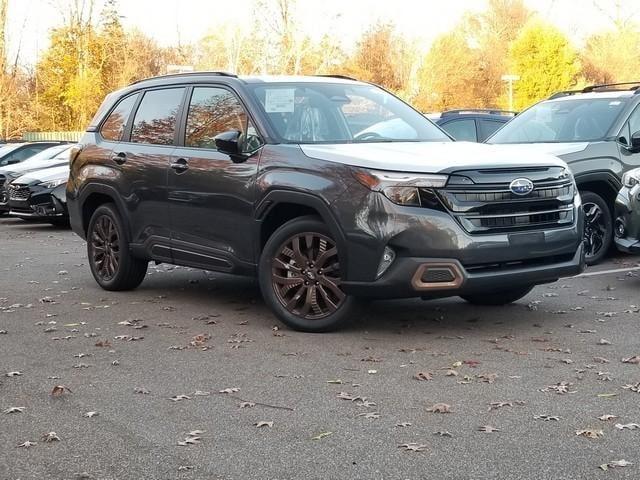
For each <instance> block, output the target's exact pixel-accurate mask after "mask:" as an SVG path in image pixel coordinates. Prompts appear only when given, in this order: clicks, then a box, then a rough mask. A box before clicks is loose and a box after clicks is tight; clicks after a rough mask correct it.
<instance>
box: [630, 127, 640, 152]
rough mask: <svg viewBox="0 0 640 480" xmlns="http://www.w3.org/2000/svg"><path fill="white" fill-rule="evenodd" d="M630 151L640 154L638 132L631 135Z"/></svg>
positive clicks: (639, 132) (639, 136)
mask: <svg viewBox="0 0 640 480" xmlns="http://www.w3.org/2000/svg"><path fill="white" fill-rule="evenodd" d="M631 151H632V152H640V131H637V132H635V133H634V134H632V135H631Z"/></svg>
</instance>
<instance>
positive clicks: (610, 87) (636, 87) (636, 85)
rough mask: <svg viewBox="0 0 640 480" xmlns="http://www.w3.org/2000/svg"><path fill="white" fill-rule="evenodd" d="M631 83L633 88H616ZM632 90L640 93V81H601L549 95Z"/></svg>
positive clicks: (551, 98)
mask: <svg viewBox="0 0 640 480" xmlns="http://www.w3.org/2000/svg"><path fill="white" fill-rule="evenodd" d="M629 85H631V88H616V87H628V86H629ZM629 90H630V91H632V92H633V93H634V95H638V94H640V81H638V82H619V83H601V84H597V85H589V86H588V87H584V88H583V89H582V90H566V91H564V92H556V93H554V94H553V95H551V96H550V97H549V100H553V99H554V98H561V97H566V96H569V95H576V94H578V93H593V92H598V91H602V92H623V91H629Z"/></svg>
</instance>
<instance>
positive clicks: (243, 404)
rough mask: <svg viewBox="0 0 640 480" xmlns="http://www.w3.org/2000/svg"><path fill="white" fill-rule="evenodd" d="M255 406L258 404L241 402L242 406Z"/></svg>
mask: <svg viewBox="0 0 640 480" xmlns="http://www.w3.org/2000/svg"><path fill="white" fill-rule="evenodd" d="M255 406H256V404H255V403H253V402H240V408H251V407H255Z"/></svg>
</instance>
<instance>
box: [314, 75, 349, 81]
mask: <svg viewBox="0 0 640 480" xmlns="http://www.w3.org/2000/svg"><path fill="white" fill-rule="evenodd" d="M314 77H324V78H340V79H342V80H353V81H354V82H359V81H360V80H358V79H357V78H353V77H350V76H348V75H314Z"/></svg>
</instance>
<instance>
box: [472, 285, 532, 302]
mask: <svg viewBox="0 0 640 480" xmlns="http://www.w3.org/2000/svg"><path fill="white" fill-rule="evenodd" d="M533 287H534V285H527V286H524V287H518V288H511V289H507V290H501V291H498V292H490V293H489V292H488V293H475V294H473V295H460V297H461V298H462V299H464V300H465V301H467V302H469V303H472V304H474V305H507V304H509V303H513V302H516V301H518V300H520V299H521V298H523V297H525V296H527V295H528V294H529V292H530V291H531V290H533Z"/></svg>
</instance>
